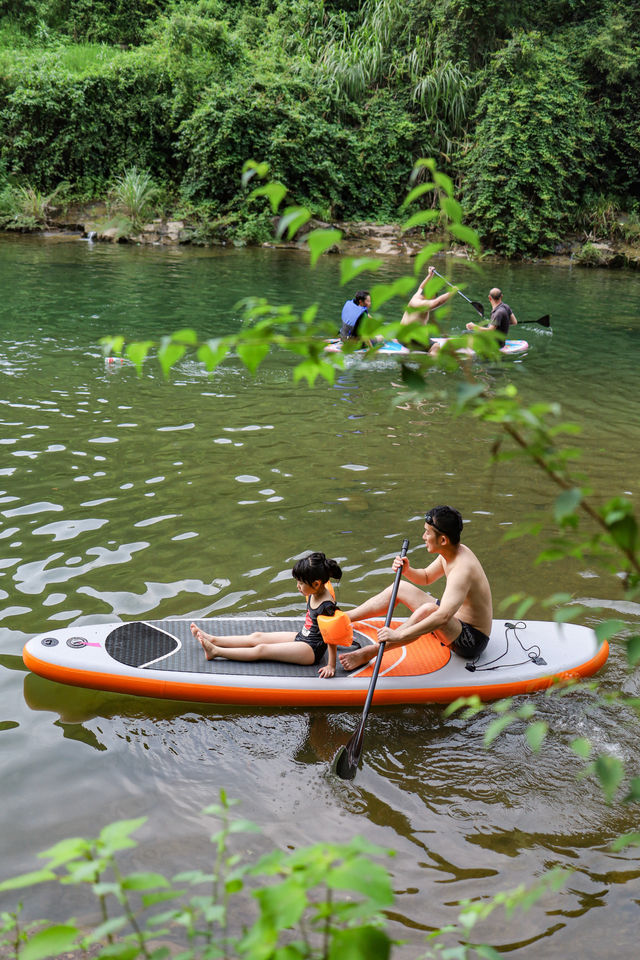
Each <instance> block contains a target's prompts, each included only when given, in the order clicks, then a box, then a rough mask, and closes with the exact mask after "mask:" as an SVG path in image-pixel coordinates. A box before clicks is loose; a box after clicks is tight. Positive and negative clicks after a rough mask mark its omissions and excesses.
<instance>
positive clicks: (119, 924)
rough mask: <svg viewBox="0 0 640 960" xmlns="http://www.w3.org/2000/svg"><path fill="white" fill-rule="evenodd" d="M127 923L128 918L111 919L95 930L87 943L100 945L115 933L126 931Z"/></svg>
mask: <svg viewBox="0 0 640 960" xmlns="http://www.w3.org/2000/svg"><path fill="white" fill-rule="evenodd" d="M127 923H128V921H127V918H126V917H122V916H120V917H111V918H110V919H109V920H105V921H104V923H100V924H98V926H97V927H94V928H93V930H92V931H91V933H90V934H89V935H88V937H87V943H99V942H100V941H101V940H104V939H106V938H107V937H110V936H112V935H113V934H114V933H119V931H120V930H124V928H125V927H126V926H127Z"/></svg>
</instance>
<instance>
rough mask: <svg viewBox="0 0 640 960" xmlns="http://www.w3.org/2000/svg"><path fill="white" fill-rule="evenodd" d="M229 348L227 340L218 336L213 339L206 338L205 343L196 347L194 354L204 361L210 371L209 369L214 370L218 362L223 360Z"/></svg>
mask: <svg viewBox="0 0 640 960" xmlns="http://www.w3.org/2000/svg"><path fill="white" fill-rule="evenodd" d="M229 349H230V344H229V341H228V340H223V339H221V338H220V337H218V338H216V339H215V340H207V342H206V343H203V344H202V346H200V347H199V348H198V352H197V354H196V356H197V358H198V360H200V362H201V363H204V365H205V367H206V369H207V370H208V371H209V373H211V371H212V370H215V368H216V367H217V366H218V364H219V363H221V362H222V361H223V360H224V358H225V357H226V355H227V354H228V353H229Z"/></svg>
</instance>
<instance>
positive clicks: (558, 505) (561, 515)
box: [553, 487, 582, 524]
mask: <svg viewBox="0 0 640 960" xmlns="http://www.w3.org/2000/svg"><path fill="white" fill-rule="evenodd" d="M581 500H582V490H581V489H580V488H579V487H573V488H572V489H571V490H563V491H562V493H561V494H560V495H559V496H558V497H556V501H555V504H554V507H553V516H554V518H555V521H556V523H559V524H562V523H564V522H565V521H566V520H567V518H568V517H570V516H573V515H574V514H575V512H576V510H577V509H578V507H579V506H580V502H581Z"/></svg>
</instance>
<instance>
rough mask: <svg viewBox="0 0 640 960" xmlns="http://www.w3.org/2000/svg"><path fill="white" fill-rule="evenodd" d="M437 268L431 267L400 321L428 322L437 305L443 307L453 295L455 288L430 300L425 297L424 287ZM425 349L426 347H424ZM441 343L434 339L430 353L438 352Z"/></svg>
mask: <svg viewBox="0 0 640 960" xmlns="http://www.w3.org/2000/svg"><path fill="white" fill-rule="evenodd" d="M434 274H435V269H434V267H429V270H428V272H427V275H426V277H425V278H424V280H423V281H422V283H421V284H420V286H419V287H418V289H417V290H416V292H415V293H414V295H413V296H412V297H411V300H409V303H408V304H407V309H406V310H405V312H404V313H403V314H402V320H401V321H400V323H403V324H407V323H423V324H425V326H426V324H428V323H430V322H431V311H432V310H435V309H436V308H437V307H441V306H442V304H443V303H446V302H447V300H448V299H449V297H452V296H453V294H454V293H455V290H448V291H447V292H446V293H441V294H440V296H439V297H435V298H434V299H432V300H429V299H428V298H427V297H425V295H424V293H423V292H422V290H423V288H424V287H425V286H426V285H427V283H428V282H429V280H431V278H432V277H433V276H434ZM422 349H423V350H424V349H425V347H422ZM439 349H440V348H439V345H438V344H437V343H436V341H435V340H434V341H432V343H431V347H430V348H429V350H428V351H427V352H428V353H437V352H438V350H439Z"/></svg>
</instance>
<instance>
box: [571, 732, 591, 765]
mask: <svg viewBox="0 0 640 960" xmlns="http://www.w3.org/2000/svg"><path fill="white" fill-rule="evenodd" d="M571 749H572V750H573V752H574V753H576V754H577V755H578V756H579V757H582V759H583V760H587V759H588V758H589V755H590V754H591V742H590V741H589V740H587V739H586V737H576V739H575V740H572V741H571Z"/></svg>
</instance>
